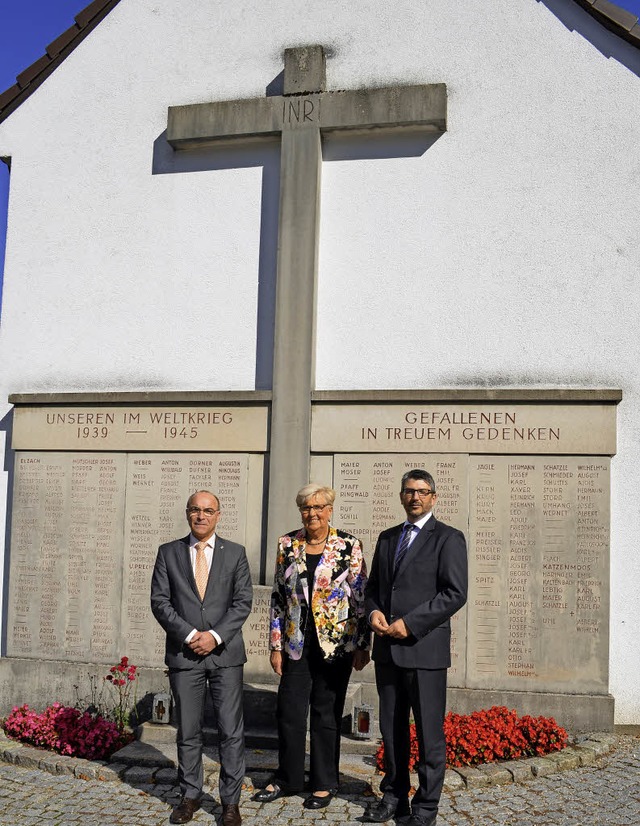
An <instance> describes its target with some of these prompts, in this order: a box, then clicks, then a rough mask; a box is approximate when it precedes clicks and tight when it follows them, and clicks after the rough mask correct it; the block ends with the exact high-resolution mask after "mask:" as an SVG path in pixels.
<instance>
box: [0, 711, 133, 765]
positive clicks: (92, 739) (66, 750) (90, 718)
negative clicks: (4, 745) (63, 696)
mask: <svg viewBox="0 0 640 826" xmlns="http://www.w3.org/2000/svg"><path fill="white" fill-rule="evenodd" d="M2 727H3V729H4V731H5V733H6V734H7V735H8V736H9V737H13V738H15V739H16V740H20V741H21V742H22V743H30V744H31V745H33V746H38V747H39V748H44V749H49V750H50V751H57V752H58V753H59V754H68V755H69V756H71V757H84V758H86V759H87V760H104V759H106V758H108V757H110V756H111V755H112V754H113V753H114V752H115V751H117V750H118V749H121V748H122V747H123V746H126V745H127V743H130V742H131V740H132V739H133V735H132V734H130V733H128V732H121V731H120V730H119V728H118V726H117V725H116V723H114V722H113V721H112V720H105V718H104V717H101V716H100V715H99V714H90V713H89V712H88V711H85V712H81V711H79V710H78V709H77V708H71V707H70V706H63V705H61V704H60V703H54V704H53V705H51V706H48V707H47V708H45V710H44V711H43V712H42V713H41V714H38V713H37V712H35V711H33V710H32V709H30V708H29V706H28V705H26V704H25V705H23V706H19V707H18V706H15V707H14V709H13V710H12V712H11V714H9V716H8V717H7V718H6V719H5V720H3V721H2Z"/></svg>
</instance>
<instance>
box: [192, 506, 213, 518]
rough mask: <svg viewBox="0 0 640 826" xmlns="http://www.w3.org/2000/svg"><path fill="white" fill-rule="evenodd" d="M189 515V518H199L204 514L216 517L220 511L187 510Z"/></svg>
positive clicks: (204, 509) (208, 509)
mask: <svg viewBox="0 0 640 826" xmlns="http://www.w3.org/2000/svg"><path fill="white" fill-rule="evenodd" d="M187 513H188V514H189V516H197V515H198V514H199V513H203V514H204V515H205V516H215V515H216V513H218V511H217V510H214V509H213V508H187Z"/></svg>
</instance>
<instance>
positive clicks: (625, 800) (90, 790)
mask: <svg viewBox="0 0 640 826" xmlns="http://www.w3.org/2000/svg"><path fill="white" fill-rule="evenodd" d="M345 768H346V769H347V770H348V766H346V767H345ZM345 774H346V783H345V785H344V790H345V791H344V792H343V791H341V792H340V795H339V797H337V798H336V799H335V800H334V801H333V802H332V803H331V805H330V806H329V807H328V808H327V809H323V810H320V811H318V812H307V811H306V810H304V809H303V808H302V805H301V804H302V797H301V796H295V797H291V798H283V799H281V800H278V801H276V802H275V803H269V804H263V805H260V804H257V803H253V802H251V794H252V792H251V791H249V790H247V791H243V794H242V800H241V812H242V815H243V823H244V824H245V826H257V824H260V826H294V824H301V823H312V822H313V821H321V822H327V823H328V824H332V826H347V824H357V823H359V822H361V820H360V817H361V815H362V812H363V810H364V807H365V806H366V805H367V803H368V802H369V801H370V800H371V794H372V793H371V791H369V792H368V793H367V792H365V791H364V784H362V782H361V781H360V782H352V783H350V782H349V775H348V773H347V772H345ZM139 776H140V781H141V782H138V783H136V782H135V779H134V778H135V774H132V773H129V774H128V775H127V777H126V778H125V780H124V781H122V782H120V781H116V782H105V781H101V780H83V779H80V778H78V777H75V776H72V775H68V774H61V775H54V774H51V773H49V772H45V771H41V770H40V769H32V768H25V767H22V766H20V765H15V764H3V763H0V824H1V826H67V824H90V825H91V826H125V825H126V826H161V824H162V826H164V824H166V823H168V817H169V813H170V811H171V807H172V806H173V805H174V804H175V802H176V801H177V790H176V788H175V786H174V785H173V784H172V781H173V780H174V778H175V772H173V770H169V769H164V770H161V771H160V772H159V773H157V774H156V778H157V780H156V783H155V784H153V785H150V784H148V783H145V782H142V781H143V780H145V779H148V771H147V772H146V773H145V771H143V770H141V771H140V775H139ZM355 789H358V791H354V790H355ZM350 792H353V793H350ZM220 812H221V810H220V807H219V806H218V805H217V799H216V798H214V797H213V796H209V795H207V796H206V797H205V800H204V805H203V809H202V810H201V811H199V812H198V813H197V814H196V816H195V818H194V821H193V822H194V823H197V824H210V826H213V824H215V823H216V820H217V819H218V818H219V815H220ZM470 824H471V826H491V824H500V826H640V738H639V737H632V736H628V735H626V736H618V737H617V738H616V748H615V749H614V751H612V752H611V753H610V754H608V755H606V756H605V757H602V758H599V759H598V760H597V761H596V762H595V763H593V764H592V765H589V766H584V767H582V768H578V769H572V770H568V771H560V772H557V773H554V774H550V775H548V776H544V777H543V776H538V777H536V778H532V779H530V780H527V781H525V782H520V783H518V782H516V783H513V782H512V783H509V784H506V785H495V786H484V787H483V788H476V789H474V788H466V789H464V790H459V791H452V790H448V791H445V793H444V794H443V798H442V806H441V811H440V817H439V819H438V826H470Z"/></svg>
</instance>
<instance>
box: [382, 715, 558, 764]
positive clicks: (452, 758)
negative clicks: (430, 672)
mask: <svg viewBox="0 0 640 826" xmlns="http://www.w3.org/2000/svg"><path fill="white" fill-rule="evenodd" d="M410 734H411V751H410V755H409V768H410V770H411V771H413V770H414V769H415V768H416V766H417V764H418V738H417V736H416V727H415V724H414V723H411V726H410ZM444 734H445V738H446V741H447V765H448V766H474V765H477V764H478V763H493V762H494V761H496V760H515V759H517V758H519V757H536V756H539V755H542V754H549V753H550V752H552V751H560V749H563V748H564V747H565V746H566V745H567V741H568V735H567V732H566V731H565V730H564V729H563V728H562V727H561V726H559V725H558V724H557V723H556V721H555V720H554V719H553V717H531V716H530V715H528V714H526V715H525V716H524V717H518V715H517V714H516V712H515V711H510V710H509V709H508V708H505V706H493V707H492V708H490V709H486V710H484V711H474V712H472V713H471V714H454V713H453V712H452V711H450V712H449V713H448V714H447V716H446V717H445V719H444ZM376 766H377V768H378V769H379V770H380V771H382V772H384V770H385V769H384V744H380V746H379V748H378V751H377V752H376Z"/></svg>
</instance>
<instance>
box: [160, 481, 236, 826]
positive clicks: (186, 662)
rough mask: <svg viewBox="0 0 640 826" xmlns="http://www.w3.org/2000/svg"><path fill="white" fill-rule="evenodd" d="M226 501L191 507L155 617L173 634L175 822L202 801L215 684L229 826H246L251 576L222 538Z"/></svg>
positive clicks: (169, 560)
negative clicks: (206, 719)
mask: <svg viewBox="0 0 640 826" xmlns="http://www.w3.org/2000/svg"><path fill="white" fill-rule="evenodd" d="M219 518H220V502H219V500H218V498H217V496H215V495H214V494H213V493H210V492H209V491H203V490H201V491H198V492H197V493H194V494H193V495H192V496H190V497H189V500H188V502H187V521H188V523H189V527H190V528H191V533H190V534H189V535H188V536H185V537H184V538H183V539H178V540H175V541H174V542H167V543H166V544H165V545H161V546H160V548H159V549H158V556H157V558H156V564H155V567H154V569H153V577H152V580H151V610H152V611H153V615H154V616H155V618H156V619H157V620H158V622H159V623H160V625H161V626H162V627H163V628H164V630H165V631H166V634H167V643H166V655H165V663H166V664H167V666H168V667H169V681H170V683H171V691H172V692H173V697H174V700H175V703H176V714H177V718H178V737H177V741H178V779H179V781H180V791H181V793H182V800H181V802H180V803H179V804H178V805H177V806H176V807H175V808H174V810H173V812H172V813H171V817H170V822H171V823H187V822H188V821H190V820H191V818H192V817H193V815H194V813H195V812H196V811H197V810H198V809H199V808H200V799H201V797H202V782H203V771H202V713H203V708H204V701H205V695H206V687H207V684H208V685H209V690H210V692H211V699H212V700H213V707H214V710H215V713H216V717H217V721H218V731H219V735H220V800H221V802H222V812H223V814H222V823H223V826H240V824H241V822H242V820H241V817H240V810H239V808H238V804H239V801H240V790H241V787H242V780H243V777H244V770H245V765H244V721H243V715H242V670H243V669H242V666H243V664H244V663H245V662H246V661H247V657H246V654H245V649H244V642H243V639H242V630H241V629H242V625H243V623H244V621H245V620H246V619H247V617H248V616H249V612H250V610H251V598H252V588H251V576H250V574H249V564H248V562H247V556H246V553H245V550H244V548H243V547H242V545H238V544H236V543H235V542H229V541H228V540H226V539H222V538H221V537H219V536H217V535H216V532H215V530H216V525H217V524H218V519H219Z"/></svg>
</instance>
